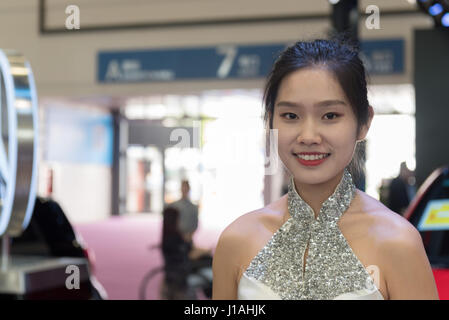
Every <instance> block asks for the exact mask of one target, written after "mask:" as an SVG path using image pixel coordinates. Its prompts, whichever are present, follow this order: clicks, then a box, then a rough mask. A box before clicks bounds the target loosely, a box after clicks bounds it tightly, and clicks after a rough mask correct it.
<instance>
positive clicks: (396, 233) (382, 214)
mask: <svg viewBox="0 0 449 320" xmlns="http://www.w3.org/2000/svg"><path fill="white" fill-rule="evenodd" d="M357 191H358V194H359V195H360V198H361V200H362V201H361V203H362V206H363V207H362V210H361V211H363V212H364V213H365V214H367V216H368V217H369V219H370V220H371V222H372V230H373V231H375V232H376V234H377V236H378V237H379V239H380V240H381V241H382V242H383V243H385V244H395V245H405V244H416V242H417V241H418V242H421V236H420V234H419V232H418V230H416V228H415V227H414V226H413V225H412V224H411V223H410V222H409V221H408V220H407V219H405V218H404V217H402V216H401V215H399V214H398V213H396V212H393V211H392V210H390V209H389V208H388V207H386V206H385V205H384V204H383V203H381V202H380V201H379V200H377V199H375V198H373V197H371V196H370V195H368V194H366V193H365V192H363V191H360V190H357Z"/></svg>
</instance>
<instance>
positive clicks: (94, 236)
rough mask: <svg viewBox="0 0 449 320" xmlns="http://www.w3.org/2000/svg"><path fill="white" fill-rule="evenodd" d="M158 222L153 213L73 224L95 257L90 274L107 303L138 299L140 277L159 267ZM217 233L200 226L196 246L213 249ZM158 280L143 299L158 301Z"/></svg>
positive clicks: (160, 259)
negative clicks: (94, 277) (105, 295)
mask: <svg viewBox="0 0 449 320" xmlns="http://www.w3.org/2000/svg"><path fill="white" fill-rule="evenodd" d="M161 227H162V220H161V217H160V216H159V215H156V214H141V215H127V216H120V217H111V218H110V219H108V220H105V221H101V222H96V223H91V224H81V225H76V226H75V229H76V231H77V232H78V233H79V234H80V235H81V237H82V238H83V240H84V242H85V243H86V244H87V246H88V247H89V249H90V250H92V251H93V252H94V254H95V263H94V267H95V269H94V274H95V276H96V277H97V279H98V280H99V281H100V283H101V284H102V285H103V286H104V288H105V289H106V292H107V294H108V298H109V299H111V300H118V299H120V300H136V299H139V285H140V282H141V280H142V278H143V277H144V275H145V274H146V273H147V272H148V271H149V270H150V269H152V268H155V267H157V266H160V265H161V264H162V255H161V253H160V251H159V250H158V249H150V248H149V247H151V246H153V245H157V244H159V242H160V237H161ZM219 233H220V232H219V231H217V230H204V229H202V228H201V223H200V226H199V227H198V230H197V232H196V234H195V236H194V242H195V244H196V245H197V246H200V247H205V248H215V246H216V243H217V241H218V237H219ZM160 278H161V277H159V279H157V278H156V279H155V281H152V282H151V283H150V284H149V288H148V290H147V299H159V298H160V297H159V295H158V288H159V281H160Z"/></svg>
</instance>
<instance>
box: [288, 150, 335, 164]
mask: <svg viewBox="0 0 449 320" xmlns="http://www.w3.org/2000/svg"><path fill="white" fill-rule="evenodd" d="M294 155H295V157H296V159H297V160H298V162H299V163H300V164H302V165H305V166H317V165H320V164H321V163H323V162H324V161H325V160H326V159H327V158H329V156H330V155H331V154H330V153H297V154H294Z"/></svg>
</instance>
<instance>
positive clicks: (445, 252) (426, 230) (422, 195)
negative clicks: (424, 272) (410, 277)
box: [404, 166, 449, 300]
mask: <svg viewBox="0 0 449 320" xmlns="http://www.w3.org/2000/svg"><path fill="white" fill-rule="evenodd" d="M404 218H406V219H407V220H408V221H410V223H412V224H413V226H415V227H416V229H418V231H419V232H420V234H421V237H422V239H423V244H424V248H425V250H426V253H427V256H428V258H429V261H430V264H431V266H432V271H433V274H434V277H435V282H436V284H437V288H438V294H439V296H440V299H441V300H449V166H443V167H440V168H437V169H436V170H434V171H433V172H432V174H430V176H429V177H428V178H427V179H426V180H425V181H424V183H423V184H422V185H421V186H420V188H419V189H418V192H417V193H416V196H415V197H414V198H413V200H412V201H411V202H410V204H409V206H408V207H407V210H406V211H405V212H404Z"/></svg>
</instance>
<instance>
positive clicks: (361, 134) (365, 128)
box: [357, 106, 374, 142]
mask: <svg viewBox="0 0 449 320" xmlns="http://www.w3.org/2000/svg"><path fill="white" fill-rule="evenodd" d="M373 117H374V109H373V107H372V106H368V121H367V123H366V124H364V125H362V127H361V128H360V132H359V135H358V137H357V142H360V141H362V140H363V139H365V138H366V135H367V134H368V130H369V128H370V126H371V121H372V120H373Z"/></svg>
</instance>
